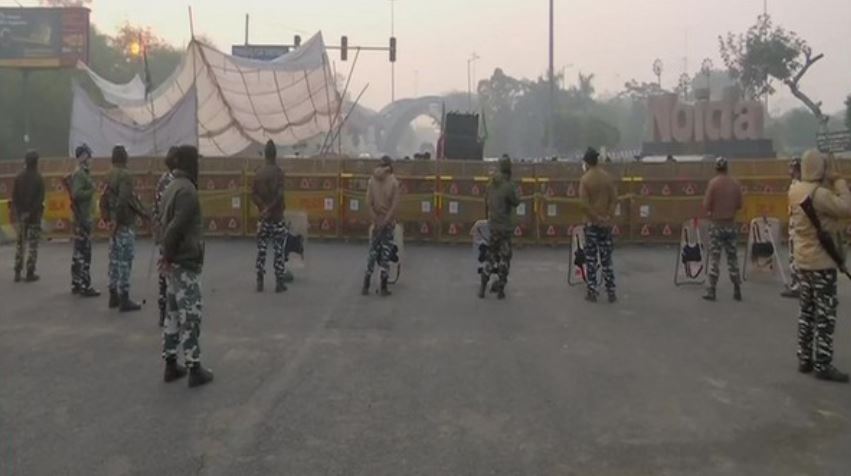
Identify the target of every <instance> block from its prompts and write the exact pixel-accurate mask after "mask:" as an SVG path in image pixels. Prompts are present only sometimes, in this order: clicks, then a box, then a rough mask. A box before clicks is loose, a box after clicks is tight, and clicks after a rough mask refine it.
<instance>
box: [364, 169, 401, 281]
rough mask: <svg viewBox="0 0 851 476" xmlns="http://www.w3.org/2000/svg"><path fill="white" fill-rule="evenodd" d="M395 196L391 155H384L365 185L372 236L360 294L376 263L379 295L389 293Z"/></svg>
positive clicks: (397, 200)
mask: <svg viewBox="0 0 851 476" xmlns="http://www.w3.org/2000/svg"><path fill="white" fill-rule="evenodd" d="M399 200H400V192H399V181H398V180H396V176H395V175H394V174H393V159H391V158H390V157H388V156H384V157H382V158H381V163H379V165H378V167H376V168H375V170H374V171H373V173H372V177H371V178H370V179H369V183H368V184H367V187H366V206H367V209H369V214H370V217H371V218H372V240H371V242H370V245H369V258H368V259H367V263H366V275H365V276H364V278H363V288H362V289H361V294H363V295H364V296H368V295H369V286H370V283H371V282H372V274H373V273H374V272H375V265H376V263H377V264H378V268H379V269H380V270H381V271H380V272H381V295H382V296H389V295H390V290H389V289H388V280H389V279H390V256H391V253H392V252H393V249H392V248H393V234H394V232H395V230H396V212H397V210H398V209H399Z"/></svg>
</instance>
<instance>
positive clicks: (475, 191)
mask: <svg viewBox="0 0 851 476" xmlns="http://www.w3.org/2000/svg"><path fill="white" fill-rule="evenodd" d="M481 193H482V191H481V190H479V186H478V185H473V188H472V189H470V194H471V195H473V196H475V197H478V196H479V195H480V194H481Z"/></svg>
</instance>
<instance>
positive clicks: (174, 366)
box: [163, 357, 186, 383]
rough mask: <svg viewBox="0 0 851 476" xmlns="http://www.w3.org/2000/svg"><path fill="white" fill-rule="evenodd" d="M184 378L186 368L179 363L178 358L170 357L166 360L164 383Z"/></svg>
mask: <svg viewBox="0 0 851 476" xmlns="http://www.w3.org/2000/svg"><path fill="white" fill-rule="evenodd" d="M183 377H186V367H184V366H182V365H180V364H178V363H177V357H169V358H167V359H165V374H163V381H165V382H166V383H169V382H174V381H175V380H179V379H182V378H183Z"/></svg>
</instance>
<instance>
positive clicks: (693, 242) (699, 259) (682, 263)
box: [674, 218, 709, 286]
mask: <svg viewBox="0 0 851 476" xmlns="http://www.w3.org/2000/svg"><path fill="white" fill-rule="evenodd" d="M708 261H709V255H708V253H707V252H706V245H705V244H704V243H703V234H702V233H701V231H700V220H699V219H697V218H692V219H691V220H687V221H685V222H684V223H683V228H682V231H681V232H680V246H679V248H678V249H677V261H676V263H675V264H674V286H683V285H693V284H696V285H703V284H704V283H706V269H707V267H708ZM695 266H698V268H697V269H695ZM681 271H682V272H681ZM682 275H685V278H683V277H682Z"/></svg>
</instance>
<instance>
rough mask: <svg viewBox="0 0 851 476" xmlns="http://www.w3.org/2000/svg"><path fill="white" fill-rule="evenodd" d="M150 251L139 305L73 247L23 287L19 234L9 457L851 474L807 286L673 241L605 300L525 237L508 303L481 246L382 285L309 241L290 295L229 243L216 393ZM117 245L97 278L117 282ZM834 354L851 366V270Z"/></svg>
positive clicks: (340, 249) (635, 256) (156, 464)
mask: <svg viewBox="0 0 851 476" xmlns="http://www.w3.org/2000/svg"><path fill="white" fill-rule="evenodd" d="M149 250H150V246H149V244H148V243H142V244H141V245H140V247H139V250H138V251H137V262H136V267H135V269H134V288H133V294H134V295H135V296H137V297H141V296H140V295H141V294H145V291H146V290H147V295H148V296H147V298H148V302H149V303H148V306H147V308H146V309H145V310H144V311H143V312H141V313H136V314H133V315H120V314H118V313H115V312H111V311H109V310H108V309H107V308H106V299H105V298H101V299H97V300H81V299H78V298H75V297H72V296H71V295H70V293H69V277H68V268H69V265H70V254H71V249H70V245H68V244H59V243H53V244H47V245H45V246H43V248H42V259H41V264H40V273H41V275H42V281H41V282H39V283H35V284H13V283H12V280H11V274H12V273H11V267H12V264H11V263H12V256H13V249H12V248H11V247H8V246H6V247H0V263H2V269H3V270H7V271H3V273H4V276H5V277H3V278H2V279H0V474H3V475H6V474H14V475H66V474H67V475H137V474H138V475H192V474H202V475H271V474H276V475H278V474H280V475H298V476H301V475H370V476H371V475H393V476H396V475H480V474H482V475H485V474H486V475H596V474H601V475H633V474H635V475H650V474H654V475H655V474H661V475H666V474H669V475H682V474H706V475H710V474H712V475H714V474H723V475H744V474H748V475H762V474H765V475H804V474H811V475H817V474H836V475H840V474H849V472H851V452H849V451H848V450H849V448H851V431H849V418H851V386H847V385H845V386H843V385H838V384H829V383H822V382H818V381H816V380H814V379H813V378H812V377H810V376H803V375H799V374H798V373H797V372H796V360H795V332H796V319H797V316H796V303H795V302H794V301H789V300H782V299H780V298H779V297H778V296H777V294H778V292H779V285H778V284H777V283H776V282H774V281H772V280H771V279H769V278H763V279H760V280H758V282H753V281H752V282H750V283H748V285H747V286H746V287H745V302H744V303H740V304H739V303H734V302H733V301H732V300H731V299H730V296H731V290H730V288H729V285H727V284H726V282H724V281H722V287H721V288H720V289H719V294H720V297H721V300H720V301H719V302H717V303H714V304H710V303H704V302H702V301H701V300H700V293H701V290H700V289H699V288H697V287H691V288H675V287H674V286H673V285H672V282H671V271H672V266H673V264H674V255H673V253H674V251H673V250H672V249H665V248H640V247H631V248H625V249H619V250H617V252H616V253H617V254H616V268H617V271H618V274H619V276H618V278H619V284H620V294H621V301H620V302H619V303H618V304H616V305H609V304H597V305H591V304H587V303H585V302H584V301H583V299H582V290H581V289H580V288H572V289H571V288H568V287H567V285H566V283H565V275H566V272H567V266H566V262H567V257H566V252H565V251H564V250H556V249H547V248H527V249H521V250H517V251H516V254H515V261H514V265H513V269H512V282H511V285H510V289H509V297H508V299H507V300H506V301H504V302H498V301H497V300H495V299H493V298H489V299H488V300H485V301H481V300H479V299H477V298H476V297H475V292H476V281H477V276H476V275H475V271H474V267H473V263H472V253H471V250H470V249H469V248H468V247H466V246H464V247H461V246H457V247H448V246H414V247H409V248H408V250H407V255H406V257H405V262H404V272H403V275H402V279H401V281H400V283H399V284H398V285H397V286H396V287H395V288H394V296H392V297H391V298H387V299H382V298H380V297H377V296H370V297H362V296H360V295H359V286H360V281H361V276H362V273H363V267H364V261H365V251H366V250H365V247H364V245H362V244H337V243H335V244H330V243H316V242H312V243H309V244H308V257H307V266H306V267H305V268H304V269H303V270H299V271H297V272H296V273H297V280H296V282H295V283H293V284H292V285H291V287H290V291H289V292H287V293H286V294H284V295H275V294H274V293H270V292H267V293H265V294H262V295H258V294H256V293H255V292H254V290H253V285H254V276H253V261H254V258H253V244H252V243H251V242H249V241H213V242H211V243H208V263H207V266H206V269H205V272H204V276H203V279H204V292H205V295H204V298H205V303H204V304H205V316H204V324H203V333H202V346H203V352H204V355H203V360H204V363H205V364H206V365H208V366H210V367H212V369H213V370H214V371H215V374H216V380H215V382H214V383H212V384H211V385H209V386H207V387H203V388H199V389H188V388H187V387H186V385H185V382H179V383H174V384H164V383H163V382H162V380H161V379H162V363H161V361H160V355H159V351H160V334H159V331H158V328H157V326H156V320H157V316H156V309H155V308H156V304H155V296H154V294H155V287H156V286H155V283H154V279H153V278H152V279H151V280H150V283H149V284H147V285H146V284H145V275H146V272H147V262H148V256H150V254H149ZM105 255H106V249H105V246H104V245H103V244H98V245H97V246H96V248H95V263H94V269H95V272H96V273H95V280H96V284H97V285H98V286H99V287H100V288H101V289H104V288H105V267H106V263H105V260H106V258H105ZM841 289H842V290H841V295H842V298H843V299H844V303H843V304H842V305H841V316H840V321H839V325H838V331H837V336H836V347H837V360H836V364H837V366H839V367H840V368H843V369H845V370H851V322H848V309H849V305H848V304H845V303H848V302H849V299H848V298H849V297H851V290H850V289H849V286H848V284H847V283H846V282H843V283H842V287H841Z"/></svg>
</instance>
